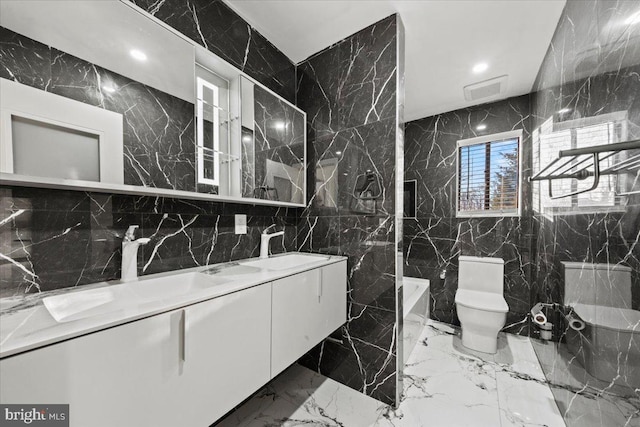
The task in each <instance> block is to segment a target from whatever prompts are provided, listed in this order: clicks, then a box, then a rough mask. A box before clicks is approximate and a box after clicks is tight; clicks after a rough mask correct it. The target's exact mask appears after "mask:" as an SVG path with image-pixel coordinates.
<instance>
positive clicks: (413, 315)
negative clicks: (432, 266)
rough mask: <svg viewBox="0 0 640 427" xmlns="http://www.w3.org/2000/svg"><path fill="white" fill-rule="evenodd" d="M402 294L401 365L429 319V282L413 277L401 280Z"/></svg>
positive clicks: (405, 360) (405, 361)
mask: <svg viewBox="0 0 640 427" xmlns="http://www.w3.org/2000/svg"><path fill="white" fill-rule="evenodd" d="M402 292H403V295H404V297H403V305H402V307H403V317H404V326H403V334H402V335H403V336H402V338H403V343H402V351H403V363H405V364H406V363H407V358H408V357H409V354H410V353H411V351H412V350H413V348H414V347H415V345H416V343H417V342H418V338H419V337H420V334H421V333H422V329H423V328H424V324H425V322H426V321H427V319H428V318H429V280H427V279H418V278H415V277H405V278H403V279H402Z"/></svg>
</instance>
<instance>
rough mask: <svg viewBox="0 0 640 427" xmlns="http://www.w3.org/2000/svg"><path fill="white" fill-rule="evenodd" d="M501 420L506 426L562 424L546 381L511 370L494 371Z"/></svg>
mask: <svg viewBox="0 0 640 427" xmlns="http://www.w3.org/2000/svg"><path fill="white" fill-rule="evenodd" d="M496 382H497V385H498V403H499V405H500V422H501V425H502V427H507V426H548V427H564V426H565V424H564V421H563V420H562V415H561V414H560V411H559V410H558V406H557V405H556V402H555V400H554V398H553V394H552V393H551V390H550V389H549V386H547V384H546V382H545V381H538V380H536V379H535V378H526V377H523V376H522V375H521V374H518V373H517V372H513V371H504V372H497V373H496Z"/></svg>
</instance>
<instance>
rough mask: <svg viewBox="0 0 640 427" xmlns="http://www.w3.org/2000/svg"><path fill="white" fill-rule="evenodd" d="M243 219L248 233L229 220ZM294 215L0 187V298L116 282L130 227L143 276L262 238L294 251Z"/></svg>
mask: <svg viewBox="0 0 640 427" xmlns="http://www.w3.org/2000/svg"><path fill="white" fill-rule="evenodd" d="M238 213H239V214H246V215H247V225H248V227H247V234H246V235H236V234H235V232H234V214H238ZM299 217H300V211H299V209H285V208H278V207H271V206H251V205H240V204H233V203H217V202H204V201H195V200H180V199H169V198H159V197H147V196H143V197H141V196H129V195H117V194H100V193H89V192H80V191H66V190H50V189H35V188H27V187H25V188H22V187H7V186H1V187H0V218H1V220H0V236H1V243H0V258H1V259H0V297H8V296H15V295H19V294H24V293H28V292H41V291H48V290H53V289H59V288H64V287H71V286H81V285H84V284H90V283H95V282H100V281H104V280H112V279H117V278H119V277H120V262H121V249H122V246H121V243H122V238H123V236H124V232H125V231H126V229H127V227H128V226H129V225H132V224H138V225H140V230H139V231H138V232H137V234H136V235H137V236H138V237H149V238H151V242H150V243H149V244H147V245H146V246H142V247H141V248H140V253H139V257H138V266H139V268H138V273H139V274H140V275H144V274H151V273H158V272H162V271H170V270H177V269H183V268H189V267H196V266H201V265H208V264H215V263H219V262H227V261H232V260H236V259H242V258H247V257H255V256H258V254H259V247H260V233H261V232H262V230H263V229H264V228H266V227H268V226H269V225H271V224H276V225H277V226H278V227H279V228H281V229H283V230H284V231H285V235H284V238H283V239H279V240H274V241H273V243H272V245H271V249H272V252H273V253H281V252H285V251H293V250H296V248H297V244H296V237H297V223H298V218H299Z"/></svg>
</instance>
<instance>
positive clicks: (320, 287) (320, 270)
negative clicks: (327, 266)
mask: <svg viewBox="0 0 640 427" xmlns="http://www.w3.org/2000/svg"><path fill="white" fill-rule="evenodd" d="M318 275H319V276H320V277H319V278H318V302H320V300H321V299H322V269H321V268H319V269H318Z"/></svg>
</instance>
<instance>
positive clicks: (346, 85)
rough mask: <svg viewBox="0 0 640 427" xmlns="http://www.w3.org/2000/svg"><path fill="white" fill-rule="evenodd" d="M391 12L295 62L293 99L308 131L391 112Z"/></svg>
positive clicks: (365, 120) (326, 130) (393, 23)
mask: <svg viewBox="0 0 640 427" xmlns="http://www.w3.org/2000/svg"><path fill="white" fill-rule="evenodd" d="M396 30H397V28H396V16H395V15H393V16H390V17H388V18H385V19H383V20H382V21H379V22H377V23H375V24H373V25H371V26H369V27H367V28H365V29H364V30H362V31H360V32H358V33H356V34H354V35H352V36H350V37H348V38H346V39H344V40H342V41H340V42H338V43H336V44H335V45H333V46H331V47H330V48H328V49H326V50H324V51H322V52H320V53H318V54H316V55H314V56H312V57H310V58H309V59H307V60H305V61H303V62H302V63H301V64H299V65H298V94H297V102H298V105H299V106H300V107H301V108H302V109H303V110H305V111H306V112H307V118H308V120H309V123H310V127H311V128H312V129H313V131H312V132H313V133H312V134H311V135H310V136H311V137H321V136H324V135H326V134H327V133H331V132H336V131H339V130H341V129H348V128H351V127H356V126H361V125H364V124H368V123H374V122H377V121H380V120H383V119H386V118H391V117H395V111H396V109H395V108H396V92H397V88H396V82H395V80H396V79H395V76H396V71H397V63H396V60H397V58H396V52H397V48H396Z"/></svg>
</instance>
